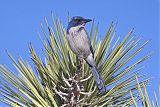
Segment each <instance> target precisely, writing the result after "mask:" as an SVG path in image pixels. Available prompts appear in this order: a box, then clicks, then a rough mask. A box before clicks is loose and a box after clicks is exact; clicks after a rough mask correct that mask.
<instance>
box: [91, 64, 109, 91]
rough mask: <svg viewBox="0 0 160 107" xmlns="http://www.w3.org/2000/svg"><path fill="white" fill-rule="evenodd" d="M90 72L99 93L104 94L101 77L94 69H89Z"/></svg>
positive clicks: (104, 88) (104, 89)
mask: <svg viewBox="0 0 160 107" xmlns="http://www.w3.org/2000/svg"><path fill="white" fill-rule="evenodd" d="M90 70H91V73H92V75H93V77H94V79H95V81H96V84H97V87H98V89H99V91H100V92H101V94H104V93H105V92H106V87H105V84H104V80H103V78H102V76H101V75H100V74H99V73H98V70H97V68H96V67H90Z"/></svg>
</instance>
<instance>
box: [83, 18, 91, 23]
mask: <svg viewBox="0 0 160 107" xmlns="http://www.w3.org/2000/svg"><path fill="white" fill-rule="evenodd" d="M90 21H92V20H91V19H84V22H85V23H88V22H90Z"/></svg>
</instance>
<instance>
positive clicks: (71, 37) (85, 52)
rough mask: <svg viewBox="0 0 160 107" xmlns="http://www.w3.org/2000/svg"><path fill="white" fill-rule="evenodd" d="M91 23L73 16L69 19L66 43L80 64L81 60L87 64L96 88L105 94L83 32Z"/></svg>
mask: <svg viewBox="0 0 160 107" xmlns="http://www.w3.org/2000/svg"><path fill="white" fill-rule="evenodd" d="M90 21H92V20H91V19H85V18H83V17H80V16H75V17H73V18H72V19H71V21H70V22H69V24H68V28H67V35H66V38H67V41H68V44H69V47H70V49H71V50H72V51H73V53H75V54H76V55H77V56H78V59H79V61H80V63H81V62H82V61H83V59H84V60H85V61H86V62H87V64H88V65H89V67H90V71H91V73H92V76H93V77H94V79H95V81H96V84H97V87H98V89H99V91H100V92H101V94H103V93H105V91H106V88H105V84H104V81H103V79H102V77H101V75H100V74H99V73H98V70H97V67H96V64H95V61H94V58H93V57H94V52H93V48H92V45H91V41H90V39H89V37H88V34H87V32H86V30H85V28H84V27H85V25H86V23H87V22H90Z"/></svg>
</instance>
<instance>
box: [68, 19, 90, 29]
mask: <svg viewBox="0 0 160 107" xmlns="http://www.w3.org/2000/svg"><path fill="white" fill-rule="evenodd" d="M90 21H92V20H91V19H85V18H83V17H80V16H74V17H72V19H71V21H70V22H69V25H68V27H69V28H71V27H84V26H85V25H86V23H87V22H90Z"/></svg>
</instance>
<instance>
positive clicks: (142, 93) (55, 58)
mask: <svg viewBox="0 0 160 107" xmlns="http://www.w3.org/2000/svg"><path fill="white" fill-rule="evenodd" d="M45 21H46V27H43V25H42V26H41V27H42V31H43V34H44V35H45V37H46V39H45V40H43V39H41V40H42V43H43V46H44V48H43V52H44V55H45V58H44V61H43V60H42V59H41V58H40V57H38V55H37V54H36V52H35V50H34V48H33V47H32V45H31V44H30V45H29V49H30V53H31V56H32V60H33V62H34V66H35V68H36V73H35V72H34V70H33V69H32V68H31V66H30V65H29V64H28V63H27V62H25V61H24V60H23V59H22V58H19V59H18V60H17V61H16V60H15V59H14V58H13V57H12V56H11V55H10V54H9V53H8V55H9V57H10V58H11V60H12V61H13V65H14V66H15V68H16V69H17V71H16V72H15V71H11V70H10V69H9V68H8V67H7V66H4V65H0V76H1V82H0V84H1V87H0V94H1V96H2V98H1V99H0V100H1V101H2V102H4V103H6V104H8V105H10V106H13V107H60V106H62V107H104V106H105V105H108V106H109V107H119V106H120V107H126V106H132V105H135V106H138V104H137V101H139V102H140V101H141V102H142V105H143V106H144V107H154V105H157V106H158V101H157V100H156V101H155V103H154V102H150V101H149V97H148V94H147V91H146V88H145V87H146V84H147V82H148V79H146V80H144V79H142V80H143V81H140V82H139V81H138V80H139V78H143V75H140V74H139V71H140V70H141V69H142V68H143V67H139V68H138V69H134V68H135V67H136V66H137V65H139V64H140V63H142V62H143V61H145V60H146V59H147V58H149V57H150V55H151V54H148V55H146V56H144V57H143V58H141V59H139V60H137V61H134V63H133V64H131V65H128V66H127V67H125V65H126V64H127V62H129V61H130V60H131V59H132V58H133V57H134V56H135V55H136V54H138V53H139V52H140V51H141V50H142V49H143V48H144V46H145V45H146V44H147V43H148V41H146V42H145V43H144V44H142V45H139V43H140V40H141V39H140V38H139V39H136V38H135V37H133V36H131V34H132V30H131V31H130V32H129V33H128V34H127V35H126V36H125V38H124V39H123V40H121V41H120V37H117V38H115V35H116V33H115V27H116V26H115V25H114V24H113V23H111V25H110V27H109V28H108V31H107V32H106V35H104V39H103V40H98V27H96V29H95V30H94V22H93V24H92V28H91V30H90V33H89V35H90V39H91V41H92V46H93V48H94V58H95V61H96V65H97V67H98V70H99V72H100V74H101V75H102V77H103V78H104V81H105V84H106V87H107V92H106V93H105V94H104V95H100V94H99V91H98V89H97V87H96V85H95V81H94V80H93V78H92V76H91V74H90V71H89V67H88V65H87V64H86V63H84V64H83V66H82V67H81V68H78V67H77V66H78V64H79V61H78V59H77V57H76V55H75V54H73V53H72V51H71V50H70V48H69V46H68V43H67V41H66V30H65V29H64V27H63V26H62V24H61V22H60V21H59V19H58V18H56V20H55V19H54V18H53V16H52V21H53V28H52V27H51V26H49V24H48V22H47V20H46V19H45ZM45 28H47V29H48V32H46V30H45ZM40 37H41V36H40ZM113 40H115V43H114V44H113V43H112V42H113ZM112 44H113V45H112ZM156 99H157V97H156Z"/></svg>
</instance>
